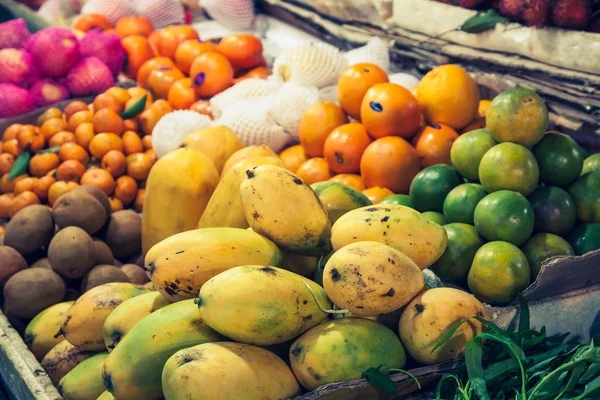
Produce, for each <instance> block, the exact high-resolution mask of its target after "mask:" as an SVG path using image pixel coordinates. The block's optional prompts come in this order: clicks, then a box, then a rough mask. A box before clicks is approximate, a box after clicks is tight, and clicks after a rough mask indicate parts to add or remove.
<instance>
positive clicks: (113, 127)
mask: <svg viewBox="0 0 600 400" xmlns="http://www.w3.org/2000/svg"><path fill="white" fill-rule="evenodd" d="M92 123H93V124H94V130H95V131H96V132H109V133H114V134H116V135H121V133H123V130H124V129H125V127H124V125H123V119H122V118H121V116H120V115H119V114H117V113H116V112H114V111H113V110H111V109H110V108H103V109H101V110H98V111H96V113H94V118H93V119H92Z"/></svg>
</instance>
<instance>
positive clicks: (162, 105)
mask: <svg viewBox="0 0 600 400" xmlns="http://www.w3.org/2000/svg"><path fill="white" fill-rule="evenodd" d="M152 107H153V108H156V109H157V110H159V111H160V112H161V113H162V114H163V115H164V114H166V113H170V112H171V111H173V107H171V105H170V104H169V102H168V101H166V100H164V99H158V100H156V101H155V102H154V103H152Z"/></svg>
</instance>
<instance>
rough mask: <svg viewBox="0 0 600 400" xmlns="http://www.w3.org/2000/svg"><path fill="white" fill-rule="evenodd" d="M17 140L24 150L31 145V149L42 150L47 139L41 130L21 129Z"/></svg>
mask: <svg viewBox="0 0 600 400" xmlns="http://www.w3.org/2000/svg"><path fill="white" fill-rule="evenodd" d="M17 142H18V143H19V147H20V148H21V149H22V150H25V149H26V148H28V147H29V149H30V150H31V151H34V152H35V151H40V150H42V149H43V148H44V145H45V144H46V141H45V139H44V137H43V136H42V134H41V133H40V131H39V130H35V129H31V130H30V129H21V130H20V131H19V133H17Z"/></svg>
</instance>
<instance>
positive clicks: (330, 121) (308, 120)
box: [298, 101, 348, 157]
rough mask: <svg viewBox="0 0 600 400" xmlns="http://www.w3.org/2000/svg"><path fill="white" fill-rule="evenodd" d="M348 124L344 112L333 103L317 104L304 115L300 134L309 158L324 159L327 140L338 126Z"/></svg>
mask: <svg viewBox="0 0 600 400" xmlns="http://www.w3.org/2000/svg"><path fill="white" fill-rule="evenodd" d="M347 122H348V119H347V118H346V114H345V113H344V111H343V110H342V109H341V108H340V106H338V105H337V104H335V103H334V102H332V101H324V102H321V103H315V104H313V105H312V106H310V107H308V109H307V110H306V111H305V112H304V114H302V118H301V119H300V125H299V127H298V134H299V137H300V144H301V145H302V147H304V151H305V152H306V156H307V157H323V155H324V147H325V140H326V139H327V136H329V134H330V133H331V131H333V130H334V129H335V128H337V127H338V126H341V125H343V124H345V123H347Z"/></svg>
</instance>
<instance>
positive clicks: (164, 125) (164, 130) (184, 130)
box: [152, 110, 212, 158]
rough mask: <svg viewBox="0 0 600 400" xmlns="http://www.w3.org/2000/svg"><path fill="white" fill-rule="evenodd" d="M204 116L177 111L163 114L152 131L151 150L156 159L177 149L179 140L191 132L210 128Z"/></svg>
mask: <svg viewBox="0 0 600 400" xmlns="http://www.w3.org/2000/svg"><path fill="white" fill-rule="evenodd" d="M211 124H212V121H211V119H210V118H209V117H207V116H206V115H202V114H200V113H197V112H195V111H188V110H179V111H173V112H170V113H168V114H165V115H164V116H163V117H162V118H161V119H160V120H159V121H158V123H157V124H156V126H155V127H154V130H153V131H152V148H153V149H154V153H155V154H156V156H157V157H159V158H160V157H162V156H164V155H165V154H167V153H168V152H169V151H171V150H174V149H175V148H177V146H178V145H179V143H180V142H181V140H182V139H183V138H184V137H185V136H186V135H187V134H188V133H191V132H194V131H196V130H198V129H202V128H207V127H209V126H211Z"/></svg>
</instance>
